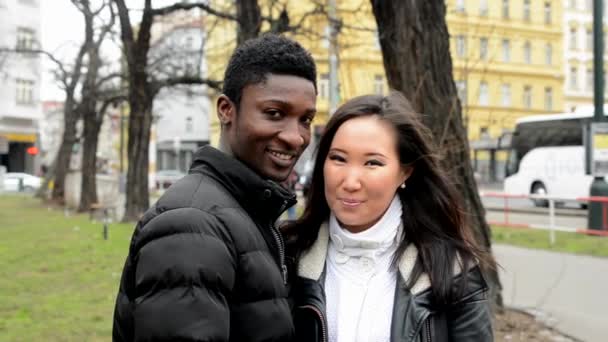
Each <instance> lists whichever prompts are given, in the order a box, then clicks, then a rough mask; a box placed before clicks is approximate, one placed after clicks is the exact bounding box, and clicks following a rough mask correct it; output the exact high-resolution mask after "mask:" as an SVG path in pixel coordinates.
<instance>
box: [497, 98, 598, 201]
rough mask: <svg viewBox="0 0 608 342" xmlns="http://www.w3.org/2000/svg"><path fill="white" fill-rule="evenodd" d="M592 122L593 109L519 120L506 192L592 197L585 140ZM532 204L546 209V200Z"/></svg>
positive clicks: (514, 136) (513, 138)
mask: <svg viewBox="0 0 608 342" xmlns="http://www.w3.org/2000/svg"><path fill="white" fill-rule="evenodd" d="M592 120H593V107H584V108H581V109H579V110H577V111H576V112H574V113H566V114H547V115H533V116H528V117H524V118H521V119H519V120H517V121H516V125H515V130H514V132H513V136H512V137H511V149H510V151H509V158H508V160H507V164H506V170H505V173H506V178H505V182H504V191H505V192H506V193H510V194H548V195H551V196H556V197H562V198H577V197H586V196H589V189H590V186H591V182H592V181H593V177H592V176H591V175H590V174H588V172H587V170H586V167H585V160H586V157H587V156H586V154H585V146H584V141H585V137H586V134H587V133H586V132H587V130H588V127H589V123H590V122H591V121H592ZM533 202H534V204H535V205H536V206H547V201H546V200H534V201H533Z"/></svg>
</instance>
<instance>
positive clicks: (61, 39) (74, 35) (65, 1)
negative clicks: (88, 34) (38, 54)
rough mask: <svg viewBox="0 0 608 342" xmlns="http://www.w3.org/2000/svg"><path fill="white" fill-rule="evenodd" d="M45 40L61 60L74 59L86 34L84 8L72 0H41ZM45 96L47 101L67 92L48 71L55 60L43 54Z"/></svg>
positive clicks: (43, 37) (44, 45)
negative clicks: (76, 5) (44, 56)
mask: <svg viewBox="0 0 608 342" xmlns="http://www.w3.org/2000/svg"><path fill="white" fill-rule="evenodd" d="M40 3H41V31H42V32H41V40H42V48H43V49H45V50H46V51H49V52H51V53H53V54H57V56H58V57H59V58H60V59H61V60H70V58H68V57H70V56H72V58H71V59H73V56H74V54H75V53H76V51H77V49H78V44H79V43H80V42H82V39H83V36H84V24H83V19H82V17H81V15H80V12H78V11H77V10H76V8H75V7H74V5H72V3H71V1H70V0H44V1H41V2H40ZM42 65H43V70H45V72H44V73H43V75H42V88H41V90H40V91H41V94H40V96H41V98H42V100H43V101H48V100H63V99H64V96H63V93H62V91H61V89H59V88H58V87H57V86H56V81H55V80H54V79H53V77H52V76H51V75H50V74H49V73H48V72H47V71H48V70H49V69H50V68H52V67H53V65H54V64H53V63H52V62H50V61H49V60H48V59H46V58H43V62H42Z"/></svg>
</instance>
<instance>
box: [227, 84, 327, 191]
mask: <svg viewBox="0 0 608 342" xmlns="http://www.w3.org/2000/svg"><path fill="white" fill-rule="evenodd" d="M218 112H219V115H220V118H221V120H222V121H223V124H224V126H225V132H224V134H226V142H227V143H228V145H229V147H230V149H231V151H232V153H233V155H234V156H235V157H236V158H237V159H239V160H241V161H242V162H244V163H245V164H247V165H248V166H249V167H250V168H252V169H253V170H254V171H255V172H257V173H258V174H260V175H261V176H262V177H264V178H268V179H271V180H274V181H277V182H280V181H283V180H285V179H286V178H287V176H288V175H289V173H290V172H291V170H292V169H293V167H294V165H295V163H296V161H297V160H298V158H299V157H300V155H301V154H302V152H303V151H304V149H305V148H306V146H308V143H309V142H310V129H311V123H312V120H313V118H314V115H315V113H316V92H315V88H314V85H313V83H312V82H310V81H309V80H307V79H305V78H302V77H297V76H290V75H275V74H269V75H267V77H266V82H262V83H257V84H251V85H248V86H246V87H244V88H243V91H242V95H241V103H240V106H239V109H238V111H236V108H235V105H234V104H233V103H232V101H230V100H228V99H227V98H225V97H224V98H223V99H222V98H220V100H218Z"/></svg>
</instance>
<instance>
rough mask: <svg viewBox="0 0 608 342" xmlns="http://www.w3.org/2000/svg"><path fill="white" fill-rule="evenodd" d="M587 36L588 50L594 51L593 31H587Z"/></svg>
mask: <svg viewBox="0 0 608 342" xmlns="http://www.w3.org/2000/svg"><path fill="white" fill-rule="evenodd" d="M585 35H586V37H587V39H586V41H587V50H588V51H593V30H591V29H587V31H586V32H585Z"/></svg>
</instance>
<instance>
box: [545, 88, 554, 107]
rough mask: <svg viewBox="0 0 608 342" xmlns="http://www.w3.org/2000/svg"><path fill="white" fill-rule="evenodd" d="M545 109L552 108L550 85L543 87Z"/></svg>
mask: <svg viewBox="0 0 608 342" xmlns="http://www.w3.org/2000/svg"><path fill="white" fill-rule="evenodd" d="M545 110H547V111H550V110H553V89H552V88H551V87H546V88H545Z"/></svg>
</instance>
